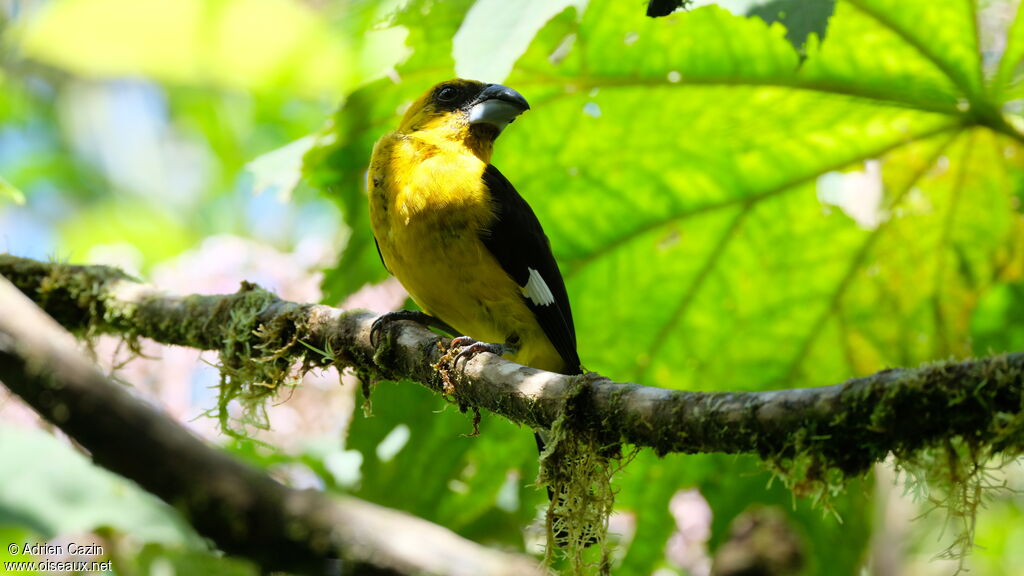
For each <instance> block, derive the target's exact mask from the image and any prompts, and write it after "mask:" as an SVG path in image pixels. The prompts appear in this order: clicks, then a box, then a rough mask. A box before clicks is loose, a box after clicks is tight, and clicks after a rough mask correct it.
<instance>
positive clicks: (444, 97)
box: [437, 86, 459, 102]
mask: <svg viewBox="0 0 1024 576" xmlns="http://www.w3.org/2000/svg"><path fill="white" fill-rule="evenodd" d="M458 95H459V91H458V90H456V89H455V87H454V86H445V87H444V88H441V89H440V90H439V91H438V92H437V99H438V100H440V101H441V102H451V101H453V100H455V97H456V96H458Z"/></svg>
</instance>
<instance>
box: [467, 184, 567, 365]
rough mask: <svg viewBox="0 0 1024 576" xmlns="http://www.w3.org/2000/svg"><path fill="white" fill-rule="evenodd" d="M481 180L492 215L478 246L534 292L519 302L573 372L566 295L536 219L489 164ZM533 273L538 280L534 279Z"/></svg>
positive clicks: (523, 285) (549, 247)
mask: <svg viewBox="0 0 1024 576" xmlns="http://www.w3.org/2000/svg"><path fill="white" fill-rule="evenodd" d="M484 184H485V185H486V186H487V188H488V189H489V190H490V192H491V201H492V202H493V203H494V211H495V214H496V216H497V218H496V219H495V222H494V224H493V225H492V226H491V228H490V230H486V231H484V232H483V233H482V234H481V239H482V240H483V242H484V245H485V246H487V248H488V250H490V251H491V253H492V254H494V256H495V258H497V259H498V263H499V264H501V267H502V268H504V269H505V272H507V273H508V274H509V276H511V277H512V279H513V280H515V281H516V283H517V284H519V286H520V287H522V288H524V289H526V288H528V287H529V288H533V289H534V290H532V291H531V292H532V293H533V294H534V295H535V296H534V297H527V296H523V300H524V301H525V302H526V305H527V306H528V307H529V308H530V310H531V311H533V314H534V316H535V317H536V318H537V322H538V323H539V324H540V326H541V328H543V329H544V333H545V334H547V336H548V339H550V340H551V343H552V344H554V346H555V349H556V350H557V351H558V354H559V355H560V356H561V357H562V360H564V361H565V363H566V365H567V366H569V367H570V369H571V370H572V371H573V373H579V372H580V357H579V353H578V352H577V351H576V328H575V327H574V326H573V323H572V310H571V309H570V308H569V295H568V293H566V291H565V282H564V281H563V280H562V274H561V272H559V271H558V265H557V264H555V257H554V256H552V255H551V245H550V243H549V242H548V237H547V236H546V235H545V234H544V230H543V229H542V228H541V226H540V221H538V220H537V216H536V215H535V214H534V213H533V209H532V208H530V205H529V204H527V203H526V200H523V197H522V196H520V195H519V193H518V192H516V189H515V188H514V187H513V186H512V183H511V182H509V181H508V179H507V178H505V176H504V175H502V173H501V172H499V171H498V169H497V168H495V167H494V166H491V165H488V166H487V170H485V171H484ZM531 275H533V280H532V284H531ZM538 275H539V278H540V279H541V280H542V282H538V279H537V276H538ZM544 286H546V289H545V288H544ZM545 290H548V291H550V294H548V293H547V292H545ZM547 296H550V297H547Z"/></svg>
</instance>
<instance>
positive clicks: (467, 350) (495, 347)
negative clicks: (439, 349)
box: [450, 336, 510, 368]
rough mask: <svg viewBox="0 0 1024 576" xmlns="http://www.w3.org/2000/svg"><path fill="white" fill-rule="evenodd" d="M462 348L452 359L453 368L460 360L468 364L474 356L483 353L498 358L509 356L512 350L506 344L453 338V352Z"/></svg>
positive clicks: (466, 337)
mask: <svg viewBox="0 0 1024 576" xmlns="http://www.w3.org/2000/svg"><path fill="white" fill-rule="evenodd" d="M456 348H461V350H459V352H458V353H457V354H456V355H455V357H454V358H452V367H453V368H454V367H456V366H458V365H459V360H465V361H466V362H467V363H468V362H469V361H470V360H472V359H473V357H474V356H476V355H477V354H480V353H481V352H490V353H491V354H495V355H497V356H501V355H502V354H507V353H508V352H509V351H510V350H509V347H508V346H507V345H505V344H494V343H491V342H480V341H478V340H474V339H472V338H470V337H469V336H459V337H458V338H452V342H451V347H450V349H451V350H454V349H456Z"/></svg>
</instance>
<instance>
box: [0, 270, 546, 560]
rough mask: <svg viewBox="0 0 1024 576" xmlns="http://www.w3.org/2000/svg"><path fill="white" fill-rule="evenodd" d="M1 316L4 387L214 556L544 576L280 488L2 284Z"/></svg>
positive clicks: (361, 508) (496, 555)
mask: <svg viewBox="0 0 1024 576" xmlns="http://www.w3.org/2000/svg"><path fill="white" fill-rule="evenodd" d="M108 272H110V271H109V270H108V271H103V273H104V274H106V273H108ZM109 277H110V278H111V279H112V281H113V282H118V281H121V280H124V279H125V277H124V276H123V275H121V274H118V273H112V272H111V273H110V276H109ZM23 278H24V277H23ZM54 302H56V301H54ZM82 302H84V301H82ZM0 310H3V314H2V315H0V380H2V382H3V383H4V384H5V385H6V386H7V387H8V388H10V389H11V390H12V391H13V392H14V393H16V394H18V395H19V396H21V398H22V399H24V400H25V402H27V403H28V404H29V405H30V406H32V407H33V408H34V409H35V410H36V411H37V412H39V414H40V415H41V416H43V417H44V418H46V419H47V420H49V421H50V422H52V423H53V424H55V425H56V426H58V427H59V428H60V429H61V430H63V431H64V432H65V433H67V434H68V436H70V437H71V438H73V439H74V440H75V441H76V442H77V443H78V444H79V445H81V446H83V447H84V448H86V449H87V450H89V453H90V455H91V457H92V458H93V460H95V461H96V463H97V464H100V465H101V466H103V467H105V468H107V469H108V470H111V471H113V472H116V473H119V474H122V475H124V476H126V477H128V478H130V479H132V480H134V481H135V482H137V483H138V484H139V485H140V486H142V487H143V488H145V489H146V490H149V491H150V492H152V493H153V494H156V495H157V496H159V497H161V498H162V499H164V500H165V501H166V502H168V503H169V504H171V505H173V506H175V507H176V508H177V509H178V510H179V511H180V512H181V513H182V514H184V515H185V517H186V518H187V519H188V520H189V521H190V522H191V523H192V525H193V526H195V527H196V529H197V530H198V531H199V532H200V533H201V534H203V535H204V536H207V537H209V538H210V539H212V540H213V541H214V542H216V543H217V545H218V546H219V547H220V548H221V549H222V550H224V551H226V552H229V553H232V554H236V555H239V556H243V557H246V558H249V559H251V560H254V561H255V562H257V563H258V564H259V565H260V566H261V567H262V569H263V571H264V572H269V571H273V570H286V571H288V572H290V573H302V574H307V573H308V574H326V573H332V572H335V571H337V570H338V568H339V567H338V566H337V565H336V564H337V562H338V561H339V560H340V561H341V566H340V569H341V570H342V572H344V573H346V574H377V575H399V574H438V575H439V574H445V575H451V574H459V575H464V576H470V575H477V574H495V575H508V576H511V575H519V574H529V575H539V574H542V573H544V570H543V569H542V568H540V567H539V566H538V565H537V562H536V561H535V560H534V559H532V558H529V557H527V556H523V555H519V554H510V553H505V552H500V551H497V550H493V549H490V548H487V547H484V546H480V545H478V544H475V543H473V542H470V541H468V540H466V539H464V538H462V537H460V536H458V535H456V534H455V533H453V532H451V531H449V530H447V529H445V528H442V527H440V526H437V525H436V524H431V523H430V522H427V521H425V520H422V519H419V518H416V517H413V516H410V515H408V514H405V513H403V512H398V511H395V510H391V509H388V508H384V507H382V506H377V505H374V504H371V503H369V502H365V501H362V500H358V499H356V498H351V497H342V496H333V497H332V496H328V495H325V494H323V493H320V492H317V491H314V490H294V489H290V488H287V487H285V486H283V485H281V484H279V483H278V482H276V481H274V480H273V479H271V478H270V477H269V476H267V474H266V473H264V472H263V471H261V470H258V469H256V468H253V467H251V466H249V465H246V464H243V463H242V462H240V461H238V460H235V459H233V458H231V457H230V456H228V455H227V454H226V453H224V452H223V451H221V450H218V449H215V448H211V447H209V446H207V445H206V444H205V443H204V442H203V441H202V440H200V439H199V438H197V437H195V436H193V435H192V434H191V433H190V432H189V431H188V430H187V429H185V428H184V427H182V426H181V425H180V424H178V423H177V422H175V421H173V420H172V419H170V418H169V417H167V416H166V415H164V414H161V413H160V412H159V411H157V410H156V409H154V408H153V407H151V406H150V405H149V404H148V403H146V402H144V401H142V400H140V399H138V398H135V397H134V396H133V395H132V394H131V393H130V392H129V391H128V389H126V388H125V387H124V386H123V385H121V384H115V383H113V382H110V381H109V380H108V379H107V378H106V377H105V376H104V375H103V374H101V373H100V372H99V370H98V369H97V368H96V367H95V366H94V365H93V364H92V362H91V361H90V360H89V359H88V358H86V357H85V355H84V354H83V353H82V352H81V351H80V349H79V348H80V347H79V346H78V344H77V343H76V342H75V340H74V338H72V337H71V335H69V334H68V333H67V332H65V331H63V330H61V328H60V326H58V325H57V324H56V323H55V322H53V320H52V319H51V318H48V317H47V316H46V315H45V314H43V313H42V311H40V310H39V308H38V307H36V306H34V305H33V304H32V303H31V302H29V301H28V299H26V298H25V297H24V296H23V295H22V294H21V293H19V292H18V291H17V290H16V289H15V288H14V287H12V286H11V284H10V283H8V282H7V281H5V280H4V279H3V278H0ZM65 311H66V312H70V311H72V310H71V309H70V308H66V309H65ZM332 567H333V569H332Z"/></svg>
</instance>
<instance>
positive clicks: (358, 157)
mask: <svg viewBox="0 0 1024 576" xmlns="http://www.w3.org/2000/svg"><path fill="white" fill-rule="evenodd" d="M434 8H435V9H436V8H437V6H436V5H435V7H434ZM976 12H977V6H976V5H975V4H974V3H973V2H967V1H963V0H961V1H957V2H949V3H934V2H931V3H925V2H923V1H912V2H898V1H896V0H887V1H882V0H847V1H842V0H840V1H838V2H836V5H835V12H834V15H833V16H832V18H831V20H830V23H829V28H828V35H827V37H825V38H824V39H818V38H817V37H816V36H814V35H812V36H810V37H809V39H808V41H807V44H806V46H805V50H804V52H803V53H802V54H798V53H797V52H796V51H795V50H794V48H793V46H792V44H791V43H790V41H789V40H787V38H786V30H785V29H784V28H783V27H782V26H781V25H779V24H778V23H776V24H772V25H768V24H766V23H765V22H764V21H763V20H761V19H758V18H743V17H737V16H733V15H731V14H729V13H727V12H725V11H724V10H722V9H720V8H717V7H713V6H709V7H704V8H700V9H696V10H692V11H689V12H679V13H676V14H674V15H672V16H670V17H667V18H659V19H649V18H645V17H644V16H643V11H642V9H638V8H637V7H636V6H634V5H631V4H630V3H621V2H613V1H610V0H607V1H599V0H595V1H592V2H590V3H588V5H587V7H586V10H585V11H584V12H583V13H582V16H581V15H580V14H578V13H577V11H576V10H574V9H570V10H566V11H564V12H562V13H561V14H559V15H557V16H555V17H554V18H552V19H551V20H550V21H549V22H548V24H547V25H546V26H545V27H544V28H542V29H541V30H540V31H539V32H538V33H537V34H536V37H535V39H534V41H533V43H532V44H531V45H530V46H529V48H527V50H526V51H525V53H523V55H522V57H521V58H520V59H519V61H518V62H517V63H516V65H515V67H514V68H513V70H512V72H511V74H510V75H509V78H508V80H507V82H506V84H508V85H509V86H512V87H514V88H515V89H517V90H518V91H520V92H521V93H523V94H524V96H525V97H526V98H527V99H528V100H529V101H530V103H531V106H532V108H531V110H530V111H529V112H527V113H526V114H524V115H523V117H522V118H520V119H519V120H518V121H517V122H516V123H515V125H514V126H512V127H510V128H509V129H508V130H506V131H505V132H504V133H503V134H502V136H501V139H500V140H499V142H498V143H497V145H496V148H495V153H494V159H493V161H494V164H495V165H496V166H498V167H499V168H500V169H501V170H502V171H503V172H504V173H505V174H506V175H507V176H508V177H509V179H510V181H511V182H513V183H514V184H515V185H516V187H517V189H518V190H519V191H520V193H521V194H522V195H523V196H524V197H525V198H526V199H527V201H529V202H530V204H531V206H533V208H534V210H535V211H536V213H537V215H538V217H539V219H540V220H541V222H542V223H543V225H544V227H545V230H546V232H547V234H548V236H549V238H550V240H551V245H552V248H553V250H554V251H555V254H556V256H557V258H558V260H559V264H560V266H561V269H562V272H563V275H564V276H565V277H566V280H567V284H568V289H569V293H570V299H571V300H572V305H573V311H574V317H575V318H576V322H577V334H578V335H579V348H580V354H581V357H582V359H583V362H584V363H585V365H586V366H587V367H588V368H589V369H592V370H596V371H599V372H601V373H602V374H604V375H607V376H609V377H611V378H613V379H615V380H632V381H637V382H641V383H644V384H653V385H658V386H664V387H669V388H679V389H702V390H763V389H770V388H778V387H796V386H808V385H823V384H834V383H836V382H840V381H842V380H843V379H846V378H849V377H851V376H855V375H861V374H865V373H869V372H873V371H876V370H880V369H882V368H885V367H889V366H898V365H899V366H913V365H916V364H918V363H920V362H923V361H927V360H933V359H938V358H947V357H949V356H956V357H961V356H966V355H969V354H971V353H972V340H971V336H972V318H974V317H975V316H974V311H975V308H976V307H977V306H978V302H984V303H985V305H986V306H988V307H990V310H994V311H988V312H986V313H985V314H981V315H979V316H977V318H978V319H977V320H974V322H975V323H976V324H975V326H976V328H975V329H976V330H980V329H982V328H985V329H991V330H994V331H996V332H1000V334H999V335H998V339H999V340H998V341H1000V342H1014V341H1016V340H1015V339H1014V338H1017V337H1019V334H1020V333H1021V328H1020V327H1019V326H1016V325H1010V324H1008V323H1006V322H1004V323H1003V324H1002V325H998V326H996V327H995V328H992V326H993V322H992V318H994V317H995V316H996V315H998V314H999V313H1001V312H1000V311H1005V310H1013V308H1012V306H1013V304H1012V302H1010V303H1008V302H1006V301H1005V299H1004V301H999V300H994V301H992V302H990V301H989V300H988V299H987V296H988V295H989V294H990V293H991V291H992V290H993V289H994V287H995V286H998V285H1000V284H1001V283H1006V282H1012V281H1015V280H1016V279H1019V278H1020V275H1019V274H1018V275H1016V276H1014V275H1012V274H1009V273H1008V270H1009V269H1011V268H1013V267H1014V266H1015V264H1013V262H1015V260H1014V255H1017V256H1018V258H1019V254H1020V251H1019V245H1020V241H1019V239H1020V237H1021V236H1020V231H1019V228H1020V225H1019V222H1020V219H1021V215H1020V198H1021V196H1020V190H1022V189H1024V187H1022V186H1021V183H1022V182H1024V128H1022V127H1024V121H1022V120H1021V118H1020V110H1019V105H1018V104H1014V102H1013V98H1019V97H1020V95H1019V86H1020V76H1021V68H1020V65H1019V63H1020V61H1021V55H1022V53H1024V52H1022V50H1024V48H1021V47H1020V42H1019V38H1018V37H1017V36H1019V34H1017V36H1013V34H1015V33H1016V32H1015V31H1019V30H1020V26H1021V24H1020V22H1021V17H1020V16H1019V15H1018V16H1016V20H1015V21H1013V22H1004V24H1005V26H1002V27H1000V26H993V27H989V26H982V27H980V28H979V27H978V26H976V24H975V22H976ZM452 18H453V19H456V20H457V19H458V16H457V15H455V16H452ZM473 25H474V24H473V23H472V22H470V21H469V20H468V19H467V20H466V21H464V22H463V24H462V28H461V32H460V35H461V36H462V37H467V38H468V37H471V30H469V27H470V26H473ZM424 26H426V25H424ZM409 30H410V36H409V39H410V46H411V47H413V48H414V50H416V52H415V53H414V55H413V57H412V58H411V59H410V60H409V61H408V62H406V63H405V64H404V65H403V67H402V68H401V74H400V79H401V81H400V82H399V83H397V84H388V83H384V82H381V83H379V84H377V85H374V86H371V87H368V88H367V89H366V90H365V91H364V92H362V93H360V94H359V98H358V99H354V100H352V101H350V102H349V103H348V104H346V106H345V108H343V109H342V110H341V111H339V113H338V115H337V116H336V118H335V125H334V131H333V132H332V138H333V140H332V141H329V142H328V143H327V144H326V145H324V146H322V147H321V148H320V149H314V150H313V151H311V153H310V154H309V155H307V157H306V159H307V164H306V169H307V174H308V175H311V176H317V175H327V174H331V175H332V177H333V179H331V178H326V179H325V181H328V182H330V183H332V184H333V185H334V188H333V189H332V193H333V194H337V195H338V197H339V198H340V199H341V200H342V202H344V206H345V209H346V211H347V212H346V217H347V218H348V221H349V222H350V223H352V225H353V230H352V234H353V236H352V237H353V239H354V240H353V241H352V242H351V243H350V245H349V247H348V249H347V251H346V254H345V257H344V258H345V259H343V261H342V262H341V263H340V264H339V267H338V269H337V270H336V271H335V272H334V273H333V274H332V277H331V278H329V279H328V280H327V284H326V285H327V286H328V287H329V289H331V290H336V291H338V292H339V294H337V295H338V296H340V295H342V294H343V293H344V290H346V289H354V288H355V287H358V286H359V285H361V283H362V282H366V281H371V280H373V279H375V278H379V276H378V277H373V276H370V275H369V274H368V270H370V268H369V264H370V263H373V264H375V265H377V266H378V268H377V269H378V270H379V264H377V262H376V258H377V255H376V252H375V251H373V246H372V239H371V237H370V236H369V228H368V224H367V222H366V216H365V212H366V207H365V199H364V197H363V194H362V191H363V190H364V188H362V186H363V182H362V180H361V178H362V176H363V170H365V167H366V165H367V162H368V158H369V153H370V148H371V146H372V142H373V141H374V140H375V139H376V138H377V137H379V136H380V135H381V134H383V133H384V132H385V131H387V130H389V129H393V128H394V127H395V126H396V125H397V122H398V114H397V112H396V110H397V109H398V108H399V107H400V106H399V104H400V103H402V102H407V101H409V100H410V99H411V98H414V97H415V96H416V95H418V94H420V93H422V91H423V90H425V89H426V88H427V87H429V86H430V85H432V84H434V83H436V82H438V81H440V80H443V79H445V78H447V77H448V76H449V75H450V68H449V65H448V62H449V61H448V59H447V54H448V48H449V45H448V44H447V43H446V42H447V40H446V39H447V38H448V37H450V36H446V34H449V33H450V28H449V29H448V31H445V30H441V29H435V28H433V27H429V26H428V27H424V28H420V27H419V26H418V25H410V27H409ZM1006 31H1008V32H1006ZM481 34H482V33H481ZM1000 34H1007V35H1008V36H1006V37H1003V36H999V35H1000ZM993 35H996V36H995V37H993ZM981 46H1005V54H1004V55H1003V56H1002V57H1000V56H999V54H985V55H984V56H985V60H986V62H987V63H988V64H986V65H987V66H991V63H992V62H996V63H998V65H997V67H990V68H988V70H990V77H989V79H988V80H987V81H986V80H985V78H984V77H983V76H984V70H983V66H982V60H983V58H982V56H983V54H982V51H983V50H982V48H981ZM502 49H503V47H499V48H497V49H496V50H498V51H499V52H500V51H501V50H502ZM501 53H502V54H504V52H501ZM801 56H804V57H805V59H803V60H801ZM483 57H486V54H481V55H480V58H483ZM353 103H354V106H353V107H352V108H351V109H349V106H350V105H353ZM1014 106H1018V108H1014ZM332 170H333V171H334V172H333V173H332ZM360 210H361V211H362V212H361V213H360V212H359V211H360ZM357 238H362V240H361V241H359V242H356V241H355V239H357ZM1016 266H1017V267H1018V268H1019V264H1018V265H1016ZM343 274H350V276H348V277H347V278H345V279H344V280H341V281H338V280H336V278H339V277H341V276H342V275H343ZM1018 324H1019V323H1018ZM1003 331H1005V333H1002V332H1003ZM992 341H996V337H995V336H993V340H992ZM393 418H400V419H409V418H413V416H412V415H403V416H398V415H392V416H389V417H388V419H387V420H386V421H385V422H382V423H381V424H380V426H381V429H382V430H391V429H392V428H394V426H395V425H396V424H397V422H398V421H399V420H394V419H393ZM381 434H383V432H381ZM427 434H429V432H427ZM417 438H418V437H417ZM418 441H420V442H423V449H424V450H427V451H428V452H429V453H430V454H433V455H434V458H437V459H439V460H442V461H443V459H444V458H451V457H452V456H451V455H446V456H441V455H442V454H443V453H444V451H445V450H448V449H450V446H449V445H446V444H445V443H443V442H441V441H439V440H437V439H436V438H434V439H429V438H418ZM524 449H525V448H524ZM524 457H525V456H524ZM420 458H424V459H426V458H427V456H425V455H424V456H420ZM677 462H679V463H677ZM741 462H742V463H741V464H736V463H735V462H731V461H730V460H729V459H721V460H719V459H695V458H679V459H678V460H677V459H676V458H670V459H666V460H664V461H658V460H654V459H653V458H647V455H644V456H642V457H641V459H640V460H638V461H637V462H634V463H633V464H632V465H631V466H629V467H627V468H626V470H625V471H624V472H623V473H622V478H621V479H620V486H621V491H620V492H619V503H620V504H621V505H622V506H624V507H627V508H631V509H633V510H635V511H636V512H637V517H638V522H639V527H638V535H637V538H635V539H634V543H633V544H632V547H631V548H630V549H629V550H628V552H627V555H626V557H625V559H624V564H623V566H622V567H621V569H620V570H621V571H623V572H624V573H632V572H634V571H635V572H636V573H641V572H643V573H650V571H652V570H653V569H655V568H657V567H658V566H659V565H660V563H661V562H663V561H664V543H665V540H666V539H667V538H668V536H669V535H670V533H671V530H672V523H671V520H670V518H669V517H668V515H667V511H666V508H665V507H666V506H667V501H668V498H669V497H670V496H671V494H673V493H674V492H675V490H677V489H679V488H680V487H687V486H693V485H696V486H697V487H699V488H700V489H701V490H702V492H704V493H705V494H706V495H707V496H708V498H709V500H710V501H712V506H713V508H714V509H715V510H716V513H718V512H719V511H720V513H721V519H719V520H716V538H719V537H720V535H721V534H722V531H723V530H724V525H725V523H727V521H728V520H729V519H731V518H732V517H733V516H735V514H736V513H738V511H740V510H742V509H744V508H746V506H747V505H749V503H751V502H754V501H768V502H771V503H776V504H785V502H783V501H784V500H786V497H787V494H786V493H785V492H783V491H781V489H780V488H773V489H771V490H768V491H765V490H764V489H763V482H761V479H763V477H761V478H759V480H758V482H754V481H751V480H749V478H748V476H749V475H750V474H751V472H752V471H753V470H755V469H756V466H754V465H753V463H752V462H753V461H752V460H749V459H741ZM394 465H395V466H398V467H397V468H395V469H394V470H393V471H390V472H389V473H388V474H390V475H392V476H393V477H399V476H401V475H402V474H403V473H404V474H413V473H418V472H417V471H418V470H419V468H416V466H419V465H420V464H418V463H416V464H414V463H412V462H410V463H409V464H408V467H402V466H400V463H399V464H394ZM690 466H693V469H692V470H691V469H690V468H689V467H690ZM442 468H443V469H446V470H452V469H454V468H453V467H451V466H443V467H442ZM376 474H377V473H375V475H374V476H373V477H378V476H377V475H376ZM447 474H448V476H449V477H450V472H449V473H447ZM631 474H636V475H637V476H636V479H635V480H634V479H633V478H632V477H631V476H630V475H631ZM734 477H735V478H734ZM756 484H760V485H761V487H758V486H757V485H756ZM435 488H436V487H435ZM424 490H425V491H430V490H427V488H426V487H425V488H424ZM433 493H434V494H440V493H438V492H433ZM438 497H441V496H438ZM419 498H422V499H426V497H425V496H419ZM863 500H864V496H863V494H862V493H860V492H858V489H857V488H856V486H855V487H854V488H853V489H852V490H851V491H850V493H849V495H848V496H844V497H843V498H842V499H841V500H840V501H839V504H838V505H837V506H838V507H839V508H841V514H842V516H843V517H844V518H845V519H847V521H848V522H849V524H848V525H847V526H848V527H840V526H839V525H838V524H836V523H835V521H834V520H832V519H830V518H824V519H823V518H820V517H818V518H817V519H812V517H814V516H815V515H816V514H817V512H815V511H809V510H807V509H806V508H804V504H800V506H799V507H798V510H797V511H794V512H792V513H791V514H790V516H791V519H792V520H793V521H795V522H797V523H798V524H800V525H801V526H803V529H804V531H805V532H806V536H807V539H808V546H809V554H810V555H811V557H812V558H814V559H815V560H814V563H815V564H814V565H815V566H816V567H817V568H818V569H821V567H823V566H828V567H829V569H830V570H832V571H834V572H836V573H856V570H857V566H858V563H859V559H860V556H861V552H862V549H863V546H864V545H865V542H866V534H867V527H866V524H867V521H866V518H867V516H866V513H865V512H864V510H865V509H866V506H865V504H864V502H863ZM846 530H849V533H850V534H851V535H852V536H851V538H850V540H849V541H845V542H843V541H842V540H841V535H842V534H843V533H844V531H846ZM838 546H843V547H844V549H843V553H842V554H837V553H835V552H834V550H835V549H836V548H837V547H838Z"/></svg>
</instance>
